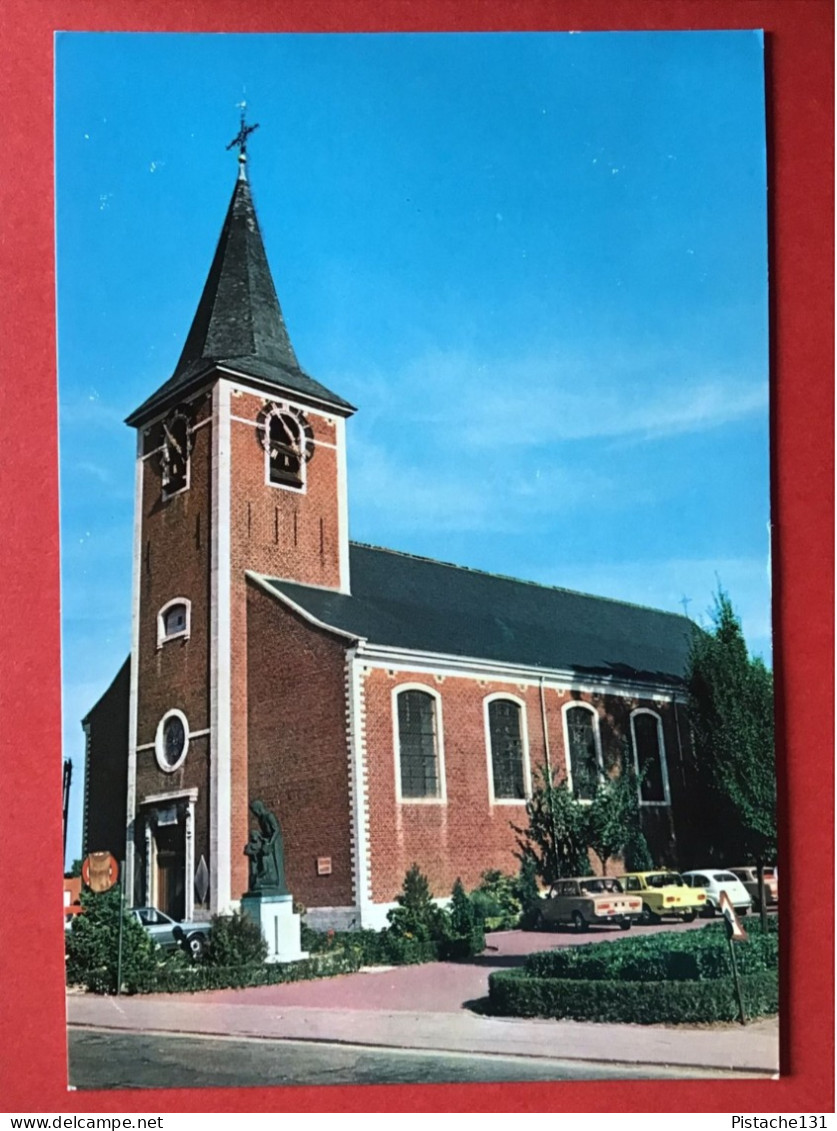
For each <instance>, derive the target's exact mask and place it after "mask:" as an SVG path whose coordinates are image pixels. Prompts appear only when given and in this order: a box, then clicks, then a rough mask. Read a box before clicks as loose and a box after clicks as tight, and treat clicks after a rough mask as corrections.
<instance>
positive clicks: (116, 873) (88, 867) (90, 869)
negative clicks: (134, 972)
mask: <svg viewBox="0 0 837 1131" xmlns="http://www.w3.org/2000/svg"><path fill="white" fill-rule="evenodd" d="M124 868H125V864H124V861H123V864H122V867H121V868H120V867H119V865H118V864H117V862H116V857H115V856H112V855H111V854H110V852H91V853H89V854H88V855H87V856H85V858H84V860H83V861H82V865H81V878H82V880H83V881H84V883H85V884H86V885H87V887H89V888H90V890H91V891H95V892H97V893H99V894H101V893H102V892H105V891H110V889H111V888H112V887H113V885H114V884H115V883H116V882H117V880H118V881H119V942H118V943H117V952H116V992H117V994H118V993H119V991H120V990H121V989H122V923H123V920H124V918H125V909H124V907H123V905H122V902H123V901H122V890H123V889H122V872H123V871H124Z"/></svg>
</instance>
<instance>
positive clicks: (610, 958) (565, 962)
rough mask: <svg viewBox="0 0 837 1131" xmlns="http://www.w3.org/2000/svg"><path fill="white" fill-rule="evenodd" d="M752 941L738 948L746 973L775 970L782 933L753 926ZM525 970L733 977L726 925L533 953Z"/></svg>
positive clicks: (631, 978)
mask: <svg viewBox="0 0 837 1131" xmlns="http://www.w3.org/2000/svg"><path fill="white" fill-rule="evenodd" d="M749 934H750V940H751V941H750V942H748V943H744V944H742V945H737V947H736V952H735V956H736V960H737V963H738V969H739V971H740V972H741V973H742V974H758V973H762V972H764V971H765V970H776V969H777V967H778V963H779V935H778V931H777V930H776V929H775V927H774V926H773V925H771V926H769V927H768V931H767V933H766V935H762V933H761V929H760V926H759V924H758V923H757V922H754V923H752V924H750V925H749ZM525 969H526V971H527V972H528V973H529V974H532V975H533V976H534V977H539V978H564V979H577V980H586V979H614V980H619V981H628V982H661V981H686V980H689V979H716V978H724V977H727V976H729V974H730V962H729V944H728V943H727V938H726V933H725V931H724V926H723V924H722V923H712V924H709V925H707V926H706V927H703V928H702V929H701V930H699V931H684V932H683V933H682V934H674V933H671V934H661V935H651V936H646V937H644V938H642V937H640V938H629V939H628V938H626V939H614V940H613V942H611V943H608V945H607V946H597V947H589V946H578V947H575V946H570V947H562V948H561V949H560V950H551V951H546V952H541V953H538V954H531V955H529V957H528V959H527V960H526V966H525Z"/></svg>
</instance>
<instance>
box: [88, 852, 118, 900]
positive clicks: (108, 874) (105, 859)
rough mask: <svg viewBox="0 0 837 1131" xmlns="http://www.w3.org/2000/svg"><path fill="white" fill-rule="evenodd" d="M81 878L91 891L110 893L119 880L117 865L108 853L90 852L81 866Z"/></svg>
mask: <svg viewBox="0 0 837 1131" xmlns="http://www.w3.org/2000/svg"><path fill="white" fill-rule="evenodd" d="M81 878H82V879H83V880H84V883H85V884H86V886H87V887H89V888H90V890H91V891H95V892H103V891H110V889H111V888H112V887H113V885H114V884H115V883H116V881H117V880H118V879H119V865H118V864H117V863H116V858H115V857H114V856H111V854H110V853H109V852H91V853H89V854H88V855H87V856H85V858H84V860H83V861H82V865H81Z"/></svg>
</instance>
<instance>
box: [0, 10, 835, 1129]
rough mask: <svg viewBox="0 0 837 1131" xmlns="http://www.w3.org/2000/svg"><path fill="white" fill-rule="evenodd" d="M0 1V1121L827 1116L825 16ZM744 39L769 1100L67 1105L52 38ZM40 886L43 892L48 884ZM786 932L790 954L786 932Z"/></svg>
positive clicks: (264, 1094) (423, 1095)
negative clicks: (773, 792) (758, 253)
mask: <svg viewBox="0 0 837 1131" xmlns="http://www.w3.org/2000/svg"><path fill="white" fill-rule="evenodd" d="M279 8H280V6H279V5H272V4H269V3H260V2H259V0H250V2H249V3H244V2H237V0H214V2H213V0H191V2H190V3H188V4H179V5H174V4H171V3H169V2H166V3H159V2H150V0H147V2H145V3H143V4H142V5H133V4H128V3H119V2H117V0H100V2H97V0H87V2H85V3H84V4H79V3H71V2H69V0H54V2H49V0H28V2H27V0H4V3H3V5H2V8H0V44H2V46H0V52H2V67H0V92H2V98H0V105H2V110H3V113H2V119H3V120H2V126H0V129H2V132H3V135H4V138H3V140H4V144H3V148H2V161H3V172H2V175H0V206H2V211H0V216H2V240H0V272H2V274H1V275H0V287H2V292H0V293H2V295H3V313H4V318H3V335H2V353H1V354H0V356H2V361H3V372H2V382H1V383H0V444H2V447H0V452H2V478H1V479H0V507H2V524H0V530H2V548H0V555H1V556H2V557H1V558H0V578H2V583H0V624H2V628H3V648H4V656H3V659H2V664H0V735H1V736H2V745H3V750H2V755H0V775H2V776H1V777H0V787H2V788H0V838H1V839H0V844H2V878H3V915H2V918H0V931H1V932H2V947H1V948H0V955H2V958H1V959H0V961H2V971H0V985H2V1011H3V1012H2V1019H0V1051H2V1062H3V1066H2V1080H0V1084H2V1089H0V1092H1V1094H2V1097H3V1106H4V1107H5V1110H6V1111H19V1112H24V1111H59V1112H68V1113H69V1112H75V1111H80V1112H85V1111H86V1112H90V1111H94V1112H95V1111H103V1112H105V1111H106V1112H112V1113H115V1112H120V1111H125V1112H133V1111H138V1110H139V1111H143V1110H144V1111H146V1112H148V1113H154V1112H158V1111H159V1112H166V1111H184V1112H199V1111H212V1112H221V1111H242V1110H243V1111H254V1110H262V1111H283V1110H284V1111H290V1112H302V1111H316V1112H324V1111H356V1112H370V1111H382V1112H386V1111H390V1112H391V1111H402V1112H403V1111H447V1112H451V1111H466V1112H476V1111H487V1112H497V1111H516V1112H524V1111H539V1112H541V1111H565V1112H566V1111H580V1112H589V1111H620V1110H629V1111H631V1110H632V1111H654V1110H657V1111H672V1110H673V1109H674V1108H676V1109H677V1110H683V1111H700V1110H703V1111H707V1110H714V1111H722V1112H731V1111H750V1112H753V1111H756V1112H759V1111H761V1112H765V1111H767V1112H769V1111H774V1112H776V1111H782V1112H794V1111H809V1112H811V1111H819V1112H833V1110H834V1106H833V1089H832V1084H833V1063H834V1057H833V1032H834V1026H833V1002H834V981H833V957H834V947H833V911H834V907H833V899H834V895H833V892H834V886H833V865H834V855H833V811H834V808H833V750H834V743H833V717H834V715H833V671H834V663H833V659H834V657H833V625H834V615H833V576H834V572H833V515H834V508H833V491H832V485H833V435H834V433H833V427H832V420H833V340H834V339H833V321H832V318H833V296H834V291H833V276H832V265H833V261H834V255H833V190H832V160H833V137H834V134H833V114H832V107H833V24H832V19H833V17H832V5H831V3H830V2H829V0H795V2H793V3H790V2H789V0H622V2H618V0H565V2H564V3H555V2H554V0H543V2H538V0H482V2H481V0H403V2H398V0H391V2H390V3H388V4H383V3H380V2H379V0H321V2H316V0H314V2H312V0H286V2H285V3H283V4H282V5H281V10H277V9H279ZM751 27H761V28H764V29H765V31H766V32H767V89H768V129H769V156H770V163H769V171H770V203H771V221H770V223H771V229H770V239H771V252H770V264H771V275H770V278H771V287H772V298H771V316H772V335H773V338H772V363H773V374H772V376H773V390H772V405H771V407H772V411H773V460H774V462H773V468H774V483H773V522H774V543H773V565H774V593H775V597H776V604H775V613H774V627H775V633H776V641H775V667H776V674H777V686H778V691H779V709H778V731H777V738H778V751H779V763H780V796H781V798H782V812H781V817H782V828H783V833H784V838H785V839H784V842H783V844H782V857H781V858H782V873H783V877H784V878H783V886H782V903H783V926H784V939H783V944H784V955H785V965H784V972H783V980H784V990H785V995H784V999H783V1006H782V1033H783V1036H782V1068H783V1077H782V1079H781V1080H779V1081H777V1082H763V1081H753V1082H749V1081H719V1082H713V1083H711V1084H710V1083H708V1082H706V1081H700V1082H698V1081H691V1082H690V1081H684V1082H682V1083H677V1084H672V1083H671V1082H666V1083H664V1084H663V1083H654V1082H644V1081H632V1082H613V1083H596V1084H595V1085H592V1084H585V1083H577V1084H568V1083H562V1084H532V1083H527V1084H517V1085H515V1084H505V1085H491V1084H488V1085H486V1084H480V1085H434V1086H429V1085H428V1086H401V1087H376V1088H369V1087H367V1088H354V1087H334V1088H327V1089H323V1088H294V1089H267V1088H265V1089H242V1090H236V1089H218V1090H216V1089H201V1090H194V1091H187V1090H179V1091H161V1092H148V1091H145V1092H136V1091H135V1092H130V1091H120V1092H93V1091H84V1092H67V1091H66V1037H65V1029H64V991H63V976H62V975H63V969H62V956H61V935H60V931H61V925H60V918H59V917H58V916H57V915H56V914H54V912H50V910H49V909H50V908H51V907H53V906H54V905H55V904H56V902H57V901H58V899H59V898H60V897H59V895H58V886H57V876H58V874H59V872H60V868H61V863H60V861H61V823H60V812H61V758H60V743H61V727H60V656H59V571H58V488H57V482H58V478H57V445H56V393H55V308H54V282H53V270H54V251H53V247H54V243H53V183H52V178H53V162H52V156H53V127H52V122H53V114H52V112H53V55H52V34H53V32H54V31H55V30H59V29H63V30H101V31H116V30H124V31H198V30H200V31H253V32H255V31H347V30H352V31H375V30H377V31H381V30H386V31H445V30H450V31H453V30H456V31H478V30H483V31H490V30H515V31H526V30H566V29H568V28H575V29H598V30H608V29H613V30H616V29H654V28H669V29H673V28H683V29H687V28H751ZM50 877H56V878H55V880H53V879H52V878H50ZM791 925H792V929H793V933H792V934H791Z"/></svg>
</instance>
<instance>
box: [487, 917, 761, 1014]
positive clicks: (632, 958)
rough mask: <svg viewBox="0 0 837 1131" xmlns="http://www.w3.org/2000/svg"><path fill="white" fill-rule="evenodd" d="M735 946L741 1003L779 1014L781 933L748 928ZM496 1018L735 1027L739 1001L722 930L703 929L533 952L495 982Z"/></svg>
mask: <svg viewBox="0 0 837 1131" xmlns="http://www.w3.org/2000/svg"><path fill="white" fill-rule="evenodd" d="M749 934H750V942H748V943H745V944H744V945H741V946H739V945H737V944H736V959H737V963H738V968H739V971H740V973H741V987H742V997H743V999H744V1009H745V1013H746V1014H747V1016H749V1017H758V1016H763V1015H765V1014H768V1013H775V1012H776V1011H777V1010H778V1008H779V983H778V937H779V936H778V930H777V928H776V925H775V924H770V925H769V927H768V930H767V932H766V933H763V932H762V931H761V929H760V927H759V926H758V924H752V925H751V926H750V927H749ZM488 981H489V1002H490V1008H491V1010H492V1011H493V1012H494V1013H497V1014H502V1015H507V1016H513V1017H565V1018H570V1019H572V1020H576V1021H616V1022H633V1023H637V1024H641V1025H653V1024H658V1023H660V1022H695V1021H732V1020H734V1019H735V1018H737V1017H738V1000H737V997H736V994H735V984H734V981H733V978H732V972H731V970H730V959H729V944H728V942H727V938H726V934H725V931H724V928H723V925H722V924H713V925H711V926H708V927H705V928H703V929H702V930H700V931H684V932H683V933H681V934H661V935H655V936H649V937H646V938H631V939H618V940H614V941H613V942H611V943H608V944H607V946H596V947H591V946H573V947H565V948H562V949H560V950H552V951H548V952H545V953H540V954H531V955H529V957H528V958H527V960H526V964H525V966H524V968H523V969H522V970H509V971H498V972H497V973H494V974H491V975H490V976H489V980H488Z"/></svg>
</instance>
